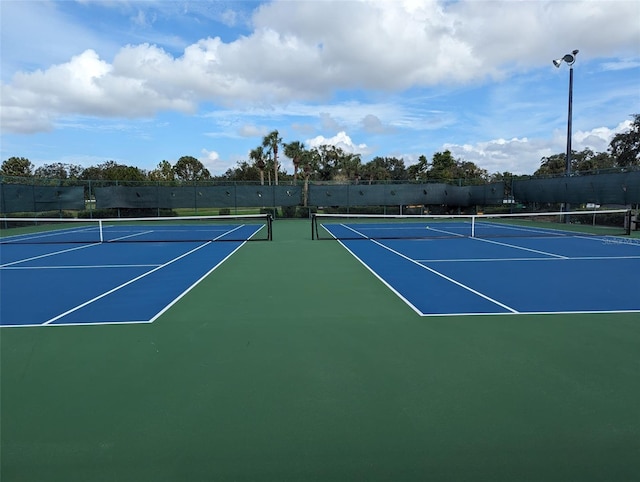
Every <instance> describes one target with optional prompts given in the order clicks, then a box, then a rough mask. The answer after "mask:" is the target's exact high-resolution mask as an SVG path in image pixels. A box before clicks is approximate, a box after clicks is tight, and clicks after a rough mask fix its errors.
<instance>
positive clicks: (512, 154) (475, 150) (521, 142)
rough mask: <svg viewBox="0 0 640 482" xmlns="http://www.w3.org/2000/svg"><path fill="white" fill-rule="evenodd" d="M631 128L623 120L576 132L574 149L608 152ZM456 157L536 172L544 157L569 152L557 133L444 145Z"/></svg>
mask: <svg viewBox="0 0 640 482" xmlns="http://www.w3.org/2000/svg"><path fill="white" fill-rule="evenodd" d="M630 127H631V121H630V120H626V121H624V122H621V123H620V124H619V125H618V126H617V127H616V128H614V129H609V128H606V127H597V128H594V129H591V130H589V131H578V132H574V133H573V136H572V138H571V148H572V150H573V151H583V150H584V149H591V150H592V151H594V152H606V151H607V149H608V147H609V143H610V142H611V139H613V136H615V135H616V134H617V133H619V132H625V131H627V130H629V128H630ZM444 149H448V150H449V151H451V153H452V154H453V156H454V157H456V158H460V159H464V160H466V161H471V162H474V163H475V164H476V165H478V166H480V167H481V168H483V169H486V170H487V171H488V172H489V173H494V172H504V171H508V172H511V173H514V174H532V173H533V172H534V171H536V170H537V169H538V168H539V167H540V161H541V160H542V158H543V157H548V156H551V155H554V154H560V153H564V152H565V151H566V132H564V131H556V132H554V135H553V138H552V139H551V140H546V139H527V138H526V137H525V138H520V139H518V138H513V139H508V140H507V139H494V140H491V141H487V142H478V143H476V144H473V145H470V144H465V145H456V144H444V145H443V150H444Z"/></svg>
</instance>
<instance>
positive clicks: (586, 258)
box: [416, 256, 640, 263]
mask: <svg viewBox="0 0 640 482" xmlns="http://www.w3.org/2000/svg"><path fill="white" fill-rule="evenodd" d="M563 259H568V260H572V261H573V260H577V261H589V260H594V261H605V260H608V259H640V256H576V257H575V258H457V259H456V258H451V259H418V260H416V261H418V262H419V263H456V262H457V263H461V262H462V263H464V262H467V261H468V262H470V263H479V262H483V261H490V262H501V261H561V260H563Z"/></svg>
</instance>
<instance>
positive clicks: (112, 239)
mask: <svg viewBox="0 0 640 482" xmlns="http://www.w3.org/2000/svg"><path fill="white" fill-rule="evenodd" d="M271 239H273V234H272V217H271V215H270V214H245V215H237V216H233V215H231V216H229V215H227V216H183V217H180V216H176V217H156V218H113V219H77V218H60V219H58V218H0V244H40V243H119V242H176V241H183V242H206V241H248V240H251V241H255V240H263V241H270V240H271Z"/></svg>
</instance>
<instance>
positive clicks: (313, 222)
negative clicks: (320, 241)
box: [311, 213, 316, 241]
mask: <svg viewBox="0 0 640 482" xmlns="http://www.w3.org/2000/svg"><path fill="white" fill-rule="evenodd" d="M315 224H316V214H315V213H313V214H311V240H312V241H313V240H315V239H316V232H315Z"/></svg>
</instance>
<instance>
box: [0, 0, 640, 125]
mask: <svg viewBox="0 0 640 482" xmlns="http://www.w3.org/2000/svg"><path fill="white" fill-rule="evenodd" d="M9 3H10V4H11V3H14V2H9ZM16 3H17V2H16ZM19 3H30V2H19ZM3 8H4V6H3ZM39 12H40V14H39V16H38V18H39V19H41V20H43V15H42V12H41V11H40V10H39ZM338 12H339V14H338ZM137 14H138V16H137V17H134V18H136V19H137V21H138V22H139V23H140V22H142V23H144V24H147V23H148V22H149V18H147V16H146V14H145V13H144V12H143V11H142V10H141V9H140V10H139V11H138V13H137ZM225 15H226V16H225ZM223 17H224V18H227V20H228V21H232V20H233V19H232V15H229V14H228V12H227V14H224V15H223ZM56 18H58V17H56ZM496 19H500V21H499V22H496ZM636 21H637V5H636V3H635V2H633V1H628V2H627V1H622V2H616V4H615V8H611V4H610V3H609V2H598V1H596V2H594V1H584V2H569V3H567V2H474V1H467V2H454V3H443V2H437V1H434V0H429V1H423V2H417V1H416V2H377V1H360V2H333V1H324V2H318V1H314V2H290V1H284V2H282V1H281V2H273V3H269V4H264V5H262V6H261V7H260V8H258V9H257V10H256V13H255V15H254V18H253V24H254V27H255V30H254V31H253V33H251V34H250V35H247V36H241V37H238V38H237V39H236V40H234V41H231V42H226V43H225V42H223V41H222V40H221V39H220V38H205V39H201V40H200V41H198V42H196V43H193V44H191V45H189V46H187V47H186V48H185V49H184V51H183V52H182V55H180V56H177V57H176V56H173V55H172V54H170V53H168V52H166V51H164V50H163V49H161V48H159V47H157V46H154V45H150V44H144V43H143V44H139V45H130V46H125V47H122V48H121V49H120V50H119V51H118V52H117V54H116V55H115V57H114V60H113V62H112V63H109V61H108V60H105V58H103V57H101V56H100V53H99V52H98V51H96V50H93V49H90V50H85V51H84V52H83V53H82V54H79V55H74V56H72V57H71V58H70V60H68V61H66V62H62V63H57V64H55V65H53V66H50V67H48V68H45V69H42V70H37V71H33V72H30V73H29V72H23V73H18V74H16V75H15V76H14V77H13V79H12V80H11V81H10V83H8V84H7V85H6V86H4V87H3V90H5V91H6V93H7V94H8V95H3V98H2V107H3V111H4V110H5V108H6V107H12V108H14V110H13V113H12V115H13V121H12V122H9V123H7V126H8V128H9V129H12V128H13V127H12V126H20V125H22V124H24V123H25V122H26V119H25V120H24V122H20V119H19V118H18V117H19V116H20V115H21V113H24V114H25V115H31V114H33V113H34V112H35V110H36V109H37V110H39V111H42V112H44V114H42V113H40V114H38V115H37V117H39V118H41V119H47V118H55V117H57V116H59V115H62V114H69V113H79V114H84V115H95V116H125V117H147V116H151V115H154V114H156V113H157V112H159V111H162V110H177V111H181V112H193V111H194V109H195V108H196V106H197V104H198V103H199V102H201V101H204V100H208V101H213V102H214V103H216V104H218V105H223V106H232V105H256V104H258V105H259V104H261V103H283V104H287V103H289V102H292V101H295V100H304V101H310V100H314V101H317V100H320V99H323V98H328V97H329V96H330V95H331V94H332V93H333V92H335V91H337V90H348V89H353V88H363V89H375V90H380V91H392V90H403V89H407V88H411V87H414V86H423V87H424V86H433V85H439V84H446V85H450V84H455V83H466V82H471V81H475V82H482V81H483V80H484V79H485V78H486V77H487V76H489V77H498V78H499V77H501V76H503V75H505V74H506V72H507V71H509V70H514V69H522V68H530V67H531V66H533V65H538V64H540V63H545V64H547V63H548V62H549V58H553V57H554V56H557V55H558V52H557V49H558V45H557V44H556V41H555V40H554V41H552V40H551V39H555V37H556V35H555V34H556V32H558V31H562V32H574V33H572V34H571V35H570V36H569V37H570V38H568V39H565V41H566V42H567V43H569V44H570V45H573V44H574V40H575V43H578V41H579V43H580V44H581V47H582V48H583V49H584V50H585V51H586V52H591V53H590V55H592V56H593V55H597V54H598V53H604V52H607V53H609V52H611V51H612V50H614V51H615V50H618V51H621V52H623V51H624V52H634V53H637V45H638V40H639V36H638V29H637V25H636ZM9 23H10V22H9V21H5V22H3V27H4V26H5V25H7V24H9ZM43 23H44V22H43ZM354 25H357V26H358V28H353V26H354ZM59 26H64V25H63V24H62V23H60V24H59ZM609 26H611V27H609ZM584 32H589V34H588V35H582V34H581V33H584ZM83 36H84V37H85V38H86V35H83ZM513 39H523V41H518V42H514V41H513ZM42 40H43V42H44V43H46V39H42ZM36 43H37V42H36ZM68 43H70V42H68ZM90 44H91V42H87V41H85V42H80V43H75V44H74V46H76V45H90ZM603 44H605V45H604V46H603ZM5 50H6V49H5ZM9 50H11V49H9ZM66 51H67V52H69V49H66ZM560 53H561V52H560ZM41 58H42V56H41ZM3 94H5V92H3ZM7 99H9V103H7ZM21 109H22V110H21ZM41 124H42V123H36V126H37V125H41ZM43 128H45V129H46V128H51V126H50V125H44V126H43ZM21 131H22V132H24V128H22V129H21Z"/></svg>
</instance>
